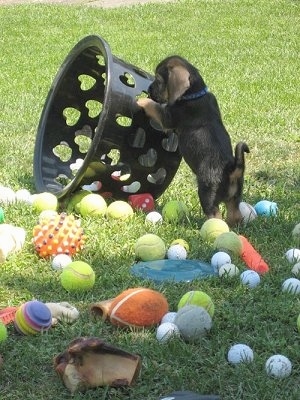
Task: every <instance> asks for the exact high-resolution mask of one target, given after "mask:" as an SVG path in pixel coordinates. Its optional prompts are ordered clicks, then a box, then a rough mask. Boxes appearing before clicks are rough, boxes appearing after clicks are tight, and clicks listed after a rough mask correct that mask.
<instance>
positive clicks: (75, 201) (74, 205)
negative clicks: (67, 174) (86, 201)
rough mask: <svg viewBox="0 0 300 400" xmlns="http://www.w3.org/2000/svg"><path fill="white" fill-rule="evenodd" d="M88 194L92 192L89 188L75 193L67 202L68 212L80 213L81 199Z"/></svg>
mask: <svg viewBox="0 0 300 400" xmlns="http://www.w3.org/2000/svg"><path fill="white" fill-rule="evenodd" d="M88 194H92V193H91V192H90V191H89V190H79V191H78V192H76V193H74V194H73V195H72V196H71V197H70V199H69V202H68V204H67V212H68V213H70V214H71V213H73V212H74V211H75V212H76V213H80V202H81V200H82V199H83V198H84V197H85V196H87V195H88Z"/></svg>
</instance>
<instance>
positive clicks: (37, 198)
mask: <svg viewBox="0 0 300 400" xmlns="http://www.w3.org/2000/svg"><path fill="white" fill-rule="evenodd" d="M31 198H32V207H33V209H34V210H35V211H37V212H39V213H41V212H42V211H44V210H54V211H56V210H57V206H58V201H57V197H56V196H55V195H54V194H53V193H49V192H43V193H37V194H34V195H32V197H31Z"/></svg>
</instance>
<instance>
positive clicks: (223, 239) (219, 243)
mask: <svg viewBox="0 0 300 400" xmlns="http://www.w3.org/2000/svg"><path fill="white" fill-rule="evenodd" d="M213 246H214V248H215V249H217V250H219V251H224V252H228V251H229V252H231V253H233V254H235V255H240V254H241V253H242V250H243V244H242V241H241V239H240V238H239V236H238V235H237V234H236V233H234V232H224V233H221V234H220V235H219V236H218V237H217V238H216V239H215V241H214V244H213Z"/></svg>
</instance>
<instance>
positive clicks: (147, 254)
mask: <svg viewBox="0 0 300 400" xmlns="http://www.w3.org/2000/svg"><path fill="white" fill-rule="evenodd" d="M134 252H135V255H136V258H137V259H139V260H142V261H153V260H162V259H164V258H165V255H166V245H165V243H164V241H163V240H162V239H161V238H160V237H159V236H157V235H154V234H152V233H147V234H145V235H143V236H141V237H140V238H139V239H138V240H137V241H136V243H135V245H134Z"/></svg>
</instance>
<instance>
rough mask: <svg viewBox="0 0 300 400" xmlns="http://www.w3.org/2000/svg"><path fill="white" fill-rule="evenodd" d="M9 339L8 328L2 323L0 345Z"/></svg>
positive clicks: (0, 323)
mask: <svg viewBox="0 0 300 400" xmlns="http://www.w3.org/2000/svg"><path fill="white" fill-rule="evenodd" d="M6 339H7V328H6V326H5V325H4V324H3V323H2V322H1V321H0V343H1V342H5V340H6Z"/></svg>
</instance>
